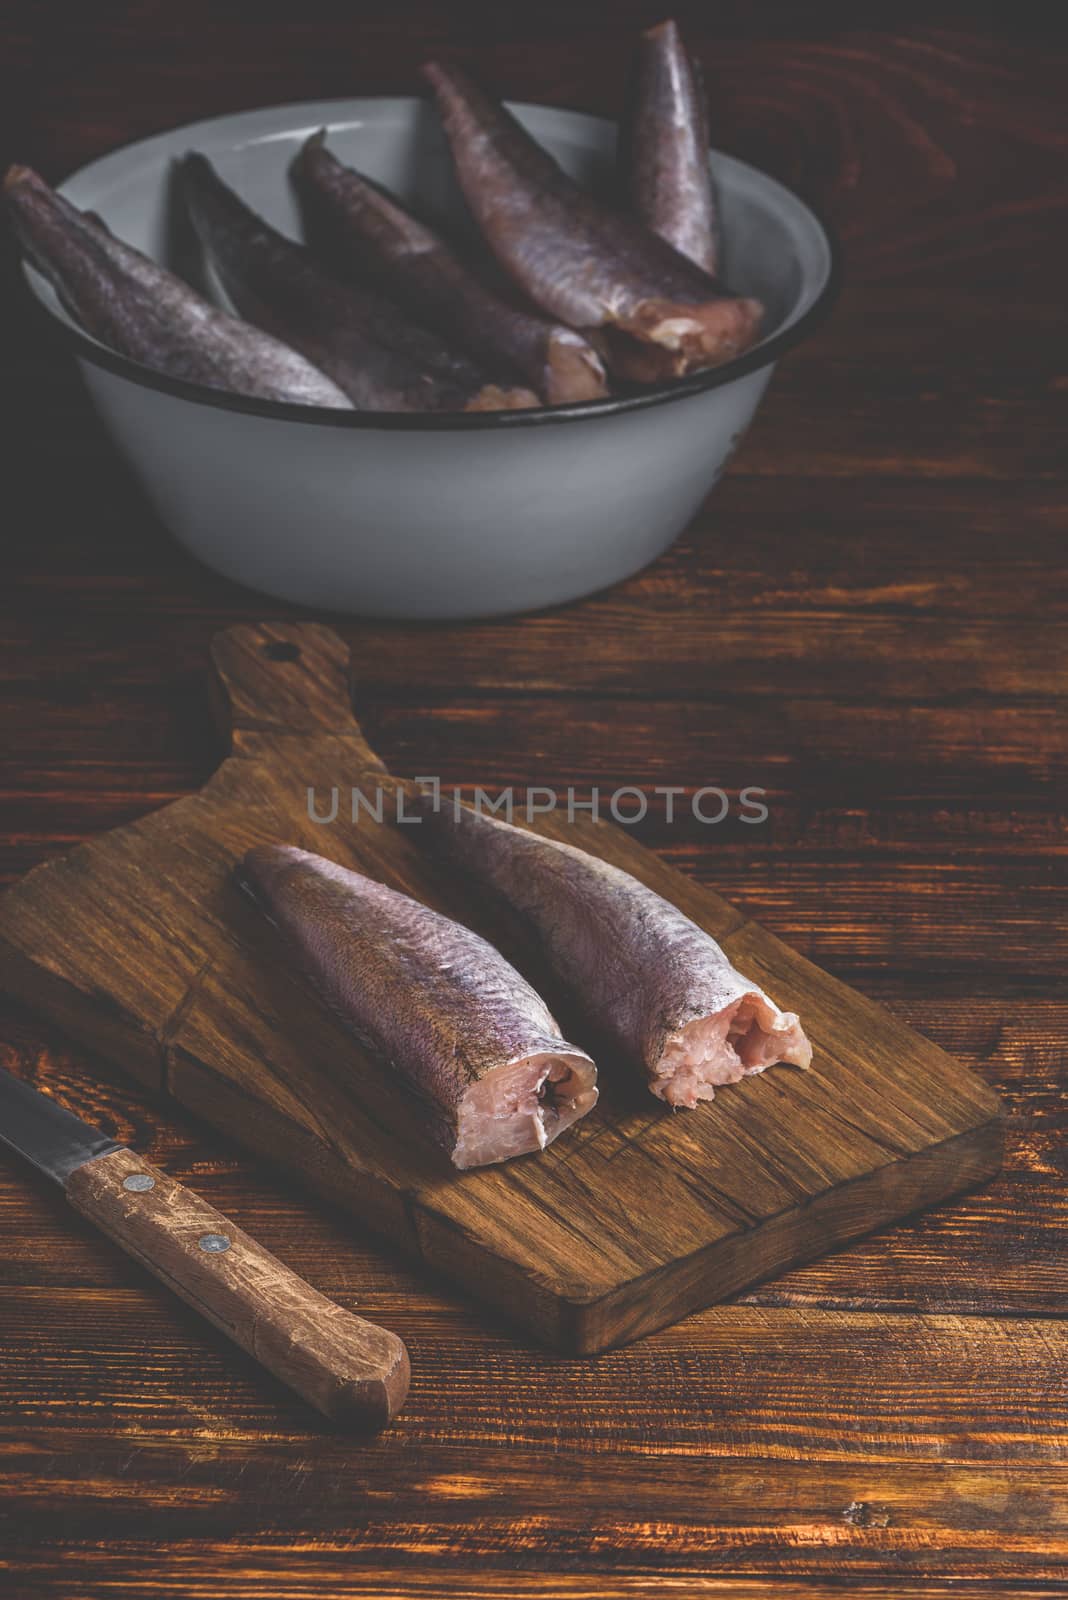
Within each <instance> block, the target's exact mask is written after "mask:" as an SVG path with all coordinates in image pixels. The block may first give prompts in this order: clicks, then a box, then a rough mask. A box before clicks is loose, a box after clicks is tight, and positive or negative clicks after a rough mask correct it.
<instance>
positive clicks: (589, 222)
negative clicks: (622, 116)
mask: <svg viewBox="0 0 1068 1600" xmlns="http://www.w3.org/2000/svg"><path fill="white" fill-rule="evenodd" d="M423 73H424V76H425V77H426V79H427V81H428V82H429V84H430V86H431V88H432V90H433V92H434V96H435V99H436V102H437V107H438V111H439V114H440V116H441V119H442V123H443V125H444V128H445V133H446V136H447V138H448V140H449V145H450V147H451V150H452V156H453V161H454V163H455V166H456V172H457V176H458V178H459V181H460V187H461V188H462V190H463V192H464V198H465V199H466V201H467V204H468V206H469V208H470V210H471V212H472V214H473V216H474V218H475V221H476V222H477V223H478V225H479V228H480V229H481V231H482V234H483V236H484V237H485V239H486V241H487V243H488V244H489V246H490V248H491V250H492V251H493V253H494V255H495V256H496V258H497V260H498V262H499V263H500V265H501V266H502V267H503V269H504V270H505V272H507V273H508V274H509V276H510V277H511V278H512V279H513V280H514V281H515V282H516V283H517V284H518V285H519V287H520V288H521V289H522V290H523V291H524V292H525V293H526V294H527V295H529V296H530V298H531V299H532V300H533V301H534V302H535V304H536V305H539V306H541V308H542V310H543V311H546V312H548V313H550V314H551V315H552V316H555V317H559V318H561V319H562V321H564V322H566V323H568V324H569V325H570V326H571V327H574V328H580V329H582V330H583V331H585V332H587V334H588V335H589V336H590V337H593V334H594V333H596V335H597V341H598V344H599V346H600V347H602V348H603V350H604V352H605V356H606V360H607V362H608V365H609V368H610V370H611V371H613V372H615V373H617V374H618V375H619V376H621V377H623V378H629V379H632V380H634V381H636V382H653V381H656V380H658V379H662V378H666V377H679V376H682V375H683V374H685V373H689V372H696V371H698V370H701V369H703V368H706V367H715V366H720V365H722V363H723V362H725V361H730V360H732V359H733V358H734V357H735V356H737V355H740V354H741V353H742V352H743V351H744V350H747V349H748V348H749V346H750V345H752V344H753V343H754V342H755V340H756V338H757V336H758V334H759V331H760V325H761V321H762V318H763V307H762V306H761V304H760V302H759V301H758V300H754V299H751V298H746V297H743V296H738V295H734V294H730V293H728V292H727V291H726V290H725V289H724V288H723V286H722V285H721V284H720V283H718V282H717V280H716V279H714V278H711V277H709V275H708V273H707V272H703V271H702V270H701V268H700V267H698V266H696V265H695V263H694V262H692V261H690V260H688V259H687V257H686V256H684V255H680V254H679V252H678V251H677V250H675V249H673V248H672V246H671V245H670V244H668V243H667V242H666V241H665V240H664V239H661V238H659V237H658V235H657V234H655V233H651V232H650V231H649V229H648V228H646V227H645V226H644V225H643V224H642V223H641V222H640V221H639V220H638V219H637V218H635V217H631V216H628V215H626V214H625V213H624V212H622V211H615V210H613V209H611V208H610V207H608V206H606V205H603V204H601V202H600V201H598V200H597V199H596V198H595V197H594V196H593V195H592V194H589V193H588V192H587V191H586V190H585V189H583V188H582V187H581V185H579V184H577V183H576V182H575V181H574V180H573V179H572V178H571V177H569V176H568V175H567V173H565V172H564V171H563V169H562V168H561V167H560V166H559V165H558V164H557V163H556V162H555V161H554V160H553V158H552V157H551V156H550V155H549V154H548V152H547V151H545V150H543V149H542V148H541V146H540V145H539V144H538V143H537V142H536V141H535V140H534V139H532V138H531V136H530V135H529V134H528V133H527V132H526V130H525V129H524V128H523V127H522V126H521V125H520V124H519V122H518V121H517V120H516V119H515V117H513V116H512V115H511V113H510V112H508V111H507V110H506V109H505V108H504V107H503V106H502V105H501V104H500V103H499V102H497V101H495V100H493V99H492V98H491V97H490V96H489V95H488V94H486V93H485V92H484V91H483V90H482V89H480V88H479V87H478V85H477V84H475V83H473V82H472V81H471V79H470V78H468V77H467V75H466V74H465V73H463V72H461V71H460V70H459V69H457V68H455V67H444V66H442V65H440V64H439V63H436V62H432V63H430V64H428V65H427V66H425V67H424V68H423Z"/></svg>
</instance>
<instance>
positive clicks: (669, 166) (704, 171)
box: [620, 22, 719, 277]
mask: <svg viewBox="0 0 1068 1600" xmlns="http://www.w3.org/2000/svg"><path fill="white" fill-rule="evenodd" d="M620 156H621V163H620V165H621V168H622V177H623V181H624V186H625V188H626V189H627V191H628V195H629V199H630V203H631V205H632V207H633V209H634V211H635V213H636V214H637V215H638V216H639V217H641V219H642V221H643V222H644V223H645V225H646V227H648V228H651V229H652V231H653V232H654V233H656V234H659V236H660V238H661V239H666V240H667V242H668V244H670V245H673V246H674V247H675V249H676V250H677V251H678V252H679V254H680V255H684V256H686V257H688V258H689V260H690V261H693V262H696V264H697V265H698V266H699V267H700V268H701V269H702V271H704V272H707V273H708V274H709V276H710V277H715V275H716V272H717V258H718V254H719V249H718V246H719V224H718V217H717V212H716V197H715V191H714V188H713V185H712V174H711V172H710V170H709V163H708V105H707V101H706V99H705V92H704V85H703V83H702V82H701V69H700V67H699V66H698V64H697V62H696V61H693V60H691V58H690V57H689V55H688V54H687V52H686V46H685V45H684V44H683V42H682V37H681V35H680V33H679V29H678V24H677V23H675V22H661V23H659V24H658V25H657V26H656V27H655V28H648V29H646V31H645V32H644V33H643V34H642V35H641V37H640V38H639V41H638V54H637V59H636V61H635V65H634V76H633V81H632V83H631V92H630V100H629V104H628V107H627V114H626V116H625V118H624V122H623V136H622V138H621V140H620Z"/></svg>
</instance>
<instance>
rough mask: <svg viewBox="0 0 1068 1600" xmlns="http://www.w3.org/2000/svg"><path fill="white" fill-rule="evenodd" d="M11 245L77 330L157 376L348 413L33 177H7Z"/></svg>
mask: <svg viewBox="0 0 1068 1600" xmlns="http://www.w3.org/2000/svg"><path fill="white" fill-rule="evenodd" d="M4 194H5V197H6V200H7V206H8V210H9V212H10V214H11V219H12V222H13V225H14V229H15V233H16V236H17V238H18V240H19V243H20V244H21V245H22V248H23V249H24V250H25V252H26V254H27V256H28V257H29V259H30V260H31V261H32V262H33V264H34V266H35V267H37V268H38V270H39V271H40V272H41V273H43V274H44V276H45V277H46V278H48V280H49V281H50V283H51V284H52V285H53V287H54V288H55V290H56V293H57V294H58V295H59V298H60V299H61V300H62V302H63V304H64V305H65V306H66V308H67V310H68V311H69V312H70V314H71V315H72V316H73V317H74V318H75V320H76V321H77V322H79V323H80V324H81V326H82V327H83V328H84V329H85V331H86V332H87V333H89V334H91V335H92V337H93V338H94V339H99V340H100V342H101V343H102V344H105V345H108V346H110V347H111V349H113V350H117V351H118V352H119V354H120V355H124V356H128V357H129V359H130V360H131V361H139V362H141V364H142V365H143V366H146V367H151V368H153V369H154V370H155V371H157V372H165V373H167V374H169V376H171V377H172V378H183V379H185V380H186V381H187V382H189V383H202V384H205V385H206V386H207V387H209V388H211V389H223V390H227V391H229V392H230V393H231V394H240V395H251V396H253V397H256V398H258V399H262V400H283V401H288V402H290V403H291V404H296V405H309V406H330V407H332V408H333V409H335V410H344V411H351V410H352V409H353V408H352V402H351V401H350V400H349V399H348V398H347V396H346V395H344V394H342V392H341V390H340V389H339V388H338V387H337V385H336V384H335V383H333V382H332V381H331V380H330V378H328V377H327V375H326V373H325V372H322V371H320V370H319V369H318V368H317V367H316V366H314V365H313V364H312V363H311V362H309V361H308V360H307V359H306V358H305V357H304V356H303V355H300V354H299V353H298V352H297V351H296V350H293V349H291V348H290V347H289V346H288V345H286V344H284V343H282V342H280V341H279V340H278V339H275V338H272V337H271V335H270V334H267V333H264V332H262V331H261V329H259V328H254V327H252V326H250V324H248V323H247V322H242V321H241V320H240V319H239V318H238V317H233V316H230V315H229V313H227V312H225V311H220V310H218V309H217V308H216V307H215V306H212V305H209V303H208V302H207V301H206V300H204V299H203V298H202V297H201V296H200V295H198V294H196V293H195V292H194V291H193V290H192V289H191V288H190V287H189V285H188V284H186V283H183V282H182V280H181V278H176V277H175V276H174V274H173V273H171V272H168V271H167V270H166V269H165V268H164V267H161V266H159V265H158V264H157V263H156V262H155V261H152V260H151V259H150V258H149V257H148V256H146V255H143V254H142V252H141V251H140V250H135V249H134V248H133V247H132V245H128V244H124V243H123V241H122V240H121V239H117V238H116V237H115V236H114V234H112V233H109V232H108V230H107V229H106V228H105V227H104V226H103V224H102V223H101V222H100V221H99V219H97V218H95V217H93V216H91V215H88V214H85V213H83V212H81V211H79V210H78V208H77V206H74V205H72V204H71V203H70V201H69V200H66V199H64V197H63V196H62V195H59V194H56V193H55V191H54V190H52V189H51V188H49V186H48V184H47V183H45V181H44V179H43V178H41V177H39V176H38V174H37V173H36V172H34V171H33V170H32V169H31V168H29V167H20V166H13V167H9V168H8V171H7V174H6V176H5V178H4Z"/></svg>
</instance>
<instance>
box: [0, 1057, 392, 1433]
mask: <svg viewBox="0 0 1068 1600" xmlns="http://www.w3.org/2000/svg"><path fill="white" fill-rule="evenodd" d="M0 1145H3V1146H4V1147H5V1148H6V1149H8V1150H12V1151H14V1152H15V1153H16V1154H17V1155H19V1156H21V1157H23V1159H25V1160H26V1161H28V1162H29V1163H30V1164H31V1165H32V1166H34V1167H36V1168H37V1170H38V1171H39V1172H42V1173H44V1174H45V1176H46V1177H48V1178H50V1179H51V1180H52V1181H53V1182H54V1183H57V1184H59V1186H60V1187H61V1188H62V1189H63V1190H64V1192H65V1194H66V1196H67V1199H68V1200H69V1201H70V1203H71V1205H72V1206H73V1207H74V1208H75V1210H76V1211H78V1212H80V1213H81V1215H82V1216H84V1217H86V1218H87V1219H88V1220H89V1221H90V1222H92V1223H94V1224H95V1225H96V1226H97V1227H98V1228H99V1229H100V1230H101V1232H103V1233H105V1234H107V1235H108V1237H109V1238H110V1239H112V1240H113V1241H114V1242H115V1243H116V1244H117V1245H118V1246H119V1247H120V1249H122V1250H125V1251H126V1253H127V1254H128V1255H130V1256H132V1257H133V1258H134V1259H135V1260H137V1261H139V1262H140V1263H141V1265H142V1266H144V1267H147V1268H148V1270H149V1272H151V1273H153V1274H154V1276H155V1277H157V1278H159V1279H160V1280H161V1282H163V1283H165V1284H167V1286H168V1287H169V1288H171V1289H173V1290H174V1292H175V1294H177V1295H179V1296H180V1297H181V1298H182V1299H183V1300H184V1301H186V1303H187V1304H188V1305H191V1306H192V1307H193V1308H194V1309H195V1310H197V1311H199V1312H200V1313H201V1315H203V1316H204V1317H206V1318H207V1319H208V1321H209V1322H211V1323H213V1324H214V1325H215V1327H217V1328H219V1329H220V1330H221V1331H222V1332H223V1333H225V1334H227V1335H228V1337H229V1338H231V1339H232V1340H233V1341H234V1343H235V1344H237V1345H240V1347H241V1348H242V1349H243V1350H245V1351H247V1352H248V1354H249V1355H251V1356H252V1357H253V1359H254V1360H256V1361H258V1362H259V1363H260V1364H261V1366H264V1367H267V1368H268V1369H269V1370H270V1371H271V1372H273V1373H274V1374H275V1376H276V1377H278V1378H281V1379H282V1381H283V1382H284V1383H287V1384H288V1385H289V1386H290V1388H292V1389H295V1390H296V1391H297V1393H298V1394H300V1395H302V1396H303V1397H304V1399H305V1400H307V1401H309V1402H310V1403H311V1404H312V1405H313V1406H315V1407H316V1408H317V1410H319V1411H321V1412H322V1413H323V1414H324V1415H325V1416H327V1417H329V1418H330V1419H331V1420H332V1421H334V1422H339V1423H343V1424H346V1425H349V1426H354V1427H374V1428H380V1427H384V1426H385V1424H386V1423H387V1422H390V1421H391V1420H392V1418H393V1417H395V1416H396V1414H397V1412H398V1411H399V1410H400V1408H401V1406H402V1405H403V1404H404V1400H405V1398H406V1396H407V1393H408V1382H409V1377H410V1367H409V1363H408V1352H407V1350H406V1349H405V1346H404V1344H403V1342H402V1341H401V1340H400V1339H399V1338H398V1337H397V1335H396V1334H395V1333H390V1332H389V1330H388V1329H386V1328H381V1327H379V1326H378V1325H377V1324H376V1323H373V1322H367V1321H365V1319H364V1318H363V1317H358V1316H356V1315H355V1314H354V1313H353V1312H351V1311H346V1310H345V1309H344V1307H342V1306H339V1305H337V1304H336V1302H335V1301H333V1300H328V1299H327V1298H326V1296H325V1295H322V1294H320V1293H319V1292H318V1290H317V1289H313V1288H312V1287H311V1285H310V1284H309V1283H306V1282H305V1281H304V1279H303V1278H301V1277H299V1276H298V1275H297V1274H296V1273H295V1272H293V1271H291V1270H290V1268H288V1267H287V1266H285V1265H284V1264H283V1263H282V1262H281V1261H279V1260H278V1258H277V1257H276V1256H273V1255H271V1254H270V1252H269V1251H267V1250H265V1249H264V1248H263V1247H262V1245H259V1244H257V1243H256V1241H255V1240H254V1239H252V1238H251V1237H250V1236H249V1235H248V1234H247V1233H245V1232H244V1231H243V1229H241V1228H238V1227H237V1226H236V1225H235V1224H234V1223H233V1222H231V1221H229V1219H228V1218H227V1217H225V1216H223V1214H222V1212H221V1211H216V1210H215V1208H214V1207H213V1206H210V1205H208V1203H207V1201H205V1200H202V1199H201V1198H200V1196H199V1195H196V1194H194V1193H193V1191H192V1189H187V1188H186V1187H185V1186H184V1185H183V1184H180V1183H178V1182H176V1180H175V1179H173V1178H170V1177H168V1176H167V1174H166V1173H165V1172H163V1171H161V1169H160V1168H158V1167H155V1166H152V1165H151V1163H150V1162H147V1161H144V1160H143V1159H142V1158H141V1157H140V1156H138V1155H137V1154H136V1153H135V1152H134V1151H133V1150H130V1149H127V1147H126V1146H125V1145H122V1144H119V1143H118V1142H117V1141H116V1140H115V1139H110V1138H108V1136H107V1135H106V1134H104V1133H101V1131H100V1130H99V1129H98V1128H94V1127H92V1126H90V1124H89V1123H87V1122H83V1121H82V1119H81V1118H80V1117H77V1116H75V1115H74V1114H73V1112H71V1111H68V1110H67V1109H66V1108H65V1107H64V1106H62V1105H60V1104H59V1103H58V1102H57V1101H55V1100H53V1099H52V1098H51V1097H50V1096H48V1095H45V1094H42V1093H41V1092H40V1091H39V1090H37V1089H34V1088H32V1087H31V1086H30V1085H29V1084H28V1083H25V1082H23V1080H22V1079H21V1078H16V1077H15V1076H14V1074H13V1073H10V1072H6V1071H4V1070H3V1069H2V1068H0Z"/></svg>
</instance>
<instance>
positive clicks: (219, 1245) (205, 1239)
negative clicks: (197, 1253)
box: [197, 1233, 230, 1256]
mask: <svg viewBox="0 0 1068 1600" xmlns="http://www.w3.org/2000/svg"><path fill="white" fill-rule="evenodd" d="M197 1243H198V1244H199V1245H200V1248H201V1249H202V1250H206V1251H207V1252H208V1254H209V1255H216V1256H218V1255H222V1253H223V1251H224V1250H229V1248H230V1241H229V1239H228V1238H227V1237H226V1235H225V1233H202V1234H201V1235H200V1238H199V1239H198V1240H197Z"/></svg>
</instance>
